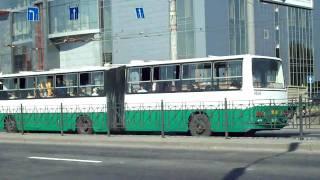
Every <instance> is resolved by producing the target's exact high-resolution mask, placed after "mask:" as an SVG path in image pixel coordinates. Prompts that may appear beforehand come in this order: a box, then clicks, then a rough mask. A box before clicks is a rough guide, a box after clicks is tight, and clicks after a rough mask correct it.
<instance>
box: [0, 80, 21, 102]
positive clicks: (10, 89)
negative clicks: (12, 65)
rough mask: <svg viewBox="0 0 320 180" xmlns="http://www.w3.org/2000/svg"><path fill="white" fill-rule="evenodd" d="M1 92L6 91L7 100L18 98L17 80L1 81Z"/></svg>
mask: <svg viewBox="0 0 320 180" xmlns="http://www.w3.org/2000/svg"><path fill="white" fill-rule="evenodd" d="M2 83H3V90H4V91H6V93H5V94H6V95H7V99H17V98H18V95H17V93H18V88H19V87H18V79H17V78H7V79H3V82H2Z"/></svg>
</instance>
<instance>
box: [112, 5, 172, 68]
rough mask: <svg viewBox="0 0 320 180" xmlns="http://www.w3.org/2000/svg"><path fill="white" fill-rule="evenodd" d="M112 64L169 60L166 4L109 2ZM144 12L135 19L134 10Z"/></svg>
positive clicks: (167, 9) (167, 8) (167, 7)
mask: <svg viewBox="0 0 320 180" xmlns="http://www.w3.org/2000/svg"><path fill="white" fill-rule="evenodd" d="M112 7H113V9H112V19H113V20H112V28H113V32H112V37H113V43H112V46H113V63H129V62H130V61H131V60H134V59H135V60H137V59H139V60H150V59H169V58H170V33H169V4H168V1H159V0H130V1H123V0H112ZM140 7H141V8H143V9H144V16H145V18H144V19H138V18H137V15H136V8H140Z"/></svg>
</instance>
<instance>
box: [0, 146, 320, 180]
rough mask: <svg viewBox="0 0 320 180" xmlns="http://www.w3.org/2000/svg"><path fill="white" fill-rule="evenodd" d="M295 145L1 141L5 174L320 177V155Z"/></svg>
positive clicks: (118, 178)
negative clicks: (243, 147) (236, 147)
mask: <svg viewBox="0 0 320 180" xmlns="http://www.w3.org/2000/svg"><path fill="white" fill-rule="evenodd" d="M295 149H296V146H295V144H293V145H292V146H291V147H290V148H289V149H288V151H284V152H252V151H250V152H245V151H243V152H240V151H195V150H192V151H188V150H165V149H137V148H134V149H131V148H117V147H96V146H91V147H89V146H73V145H41V144H39V145H37V144H11V143H10V144H7V143H0V161H1V164H0V175H1V179H4V180H15V179H33V180H37V179H54V180H56V179H59V180H60V179H61V180H63V179H68V180H69V179H77V180H82V179H91V180H93V179H108V180H112V179H115V180H122V179H141V180H144V179H147V180H150V179H159V180H160V179H161V180H163V179H166V180H170V179H172V180H176V179H180V180H182V179H190V180H191V179H199V180H200V179H210V180H212V179H224V180H231V179H268V180H269V179H272V180H276V179H290V180H294V179H299V180H300V179H308V180H311V179H319V178H320V172H319V164H320V156H319V155H317V154H311V153H306V154H303V153H296V152H294V151H295ZM49 158H55V159H49ZM82 160H86V161H83V162H79V161H82Z"/></svg>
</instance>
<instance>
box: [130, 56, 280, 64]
mask: <svg viewBox="0 0 320 180" xmlns="http://www.w3.org/2000/svg"><path fill="white" fill-rule="evenodd" d="M244 57H252V58H267V59H274V60H279V61H281V59H279V58H276V57H270V56H259V55H250V54H244V55H233V56H209V57H205V58H192V59H178V60H174V61H173V60H148V61H143V60H134V61H131V63H130V64H128V65H126V66H128V67H134V66H152V65H162V64H179V63H190V62H202V61H208V60H209V61H221V60H232V59H240V58H244Z"/></svg>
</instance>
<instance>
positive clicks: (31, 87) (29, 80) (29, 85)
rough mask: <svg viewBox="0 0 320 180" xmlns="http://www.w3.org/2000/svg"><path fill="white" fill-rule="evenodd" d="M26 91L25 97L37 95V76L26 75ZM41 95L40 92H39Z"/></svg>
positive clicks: (29, 97) (30, 97)
mask: <svg viewBox="0 0 320 180" xmlns="http://www.w3.org/2000/svg"><path fill="white" fill-rule="evenodd" d="M25 84H26V85H25V86H26V88H25V90H24V91H25V92H24V95H25V96H24V97H25V98H28V99H32V98H36V97H37V89H36V78H35V77H26V78H25ZM38 95H39V94H38Z"/></svg>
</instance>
